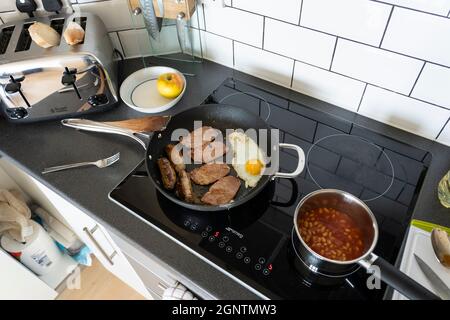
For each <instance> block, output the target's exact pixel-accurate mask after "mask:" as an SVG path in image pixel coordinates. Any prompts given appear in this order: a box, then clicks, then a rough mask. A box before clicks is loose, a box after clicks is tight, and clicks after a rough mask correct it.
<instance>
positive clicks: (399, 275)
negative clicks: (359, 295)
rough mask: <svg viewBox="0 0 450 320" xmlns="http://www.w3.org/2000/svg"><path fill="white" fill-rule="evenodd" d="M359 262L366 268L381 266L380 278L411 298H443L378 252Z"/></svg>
mask: <svg viewBox="0 0 450 320" xmlns="http://www.w3.org/2000/svg"><path fill="white" fill-rule="evenodd" d="M359 264H360V265H362V266H363V267H364V268H366V269H371V268H373V266H377V267H378V268H379V274H378V278H379V279H381V281H383V282H385V283H386V284H387V285H389V286H390V287H392V288H393V289H395V290H397V291H398V292H400V293H401V294H403V295H404V296H405V297H407V298H409V299H411V300H441V299H440V298H439V297H438V296H436V295H435V294H434V293H432V292H431V291H429V290H428V289H427V288H425V287H423V286H422V285H421V284H419V283H418V282H416V281H414V280H413V279H411V278H410V277H409V276H407V275H406V274H405V273H403V272H401V271H400V270H398V269H397V268H395V267H394V266H393V265H391V264H390V263H389V262H387V261H386V260H384V259H383V258H380V257H378V256H377V255H376V254H373V253H372V254H371V255H370V256H369V258H367V259H365V260H361V261H360V262H359ZM375 276H377V274H375Z"/></svg>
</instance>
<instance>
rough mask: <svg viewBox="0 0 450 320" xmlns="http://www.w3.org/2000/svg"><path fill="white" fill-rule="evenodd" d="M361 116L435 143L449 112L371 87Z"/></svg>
mask: <svg viewBox="0 0 450 320" xmlns="http://www.w3.org/2000/svg"><path fill="white" fill-rule="evenodd" d="M359 113H361V114H362V115H364V116H367V117H369V118H372V119H375V120H377V121H380V122H384V123H388V124H390V125H392V126H395V127H398V128H401V129H403V130H406V131H410V132H413V133H415V134H419V135H421V136H424V137H426V138H429V139H435V138H436V136H437V135H438V133H439V131H440V130H441V129H442V127H443V126H444V124H445V122H446V121H447V119H448V118H449V117H450V110H447V109H444V108H440V107H436V106H434V105H431V104H428V103H425V102H421V101H418V100H415V99H412V98H409V97H405V96H402V95H400V94H397V93H394V92H391V91H387V90H384V89H381V88H377V87H373V86H371V85H369V86H368V87H367V89H366V92H365V94H364V98H363V100H362V102H361V107H360V109H359Z"/></svg>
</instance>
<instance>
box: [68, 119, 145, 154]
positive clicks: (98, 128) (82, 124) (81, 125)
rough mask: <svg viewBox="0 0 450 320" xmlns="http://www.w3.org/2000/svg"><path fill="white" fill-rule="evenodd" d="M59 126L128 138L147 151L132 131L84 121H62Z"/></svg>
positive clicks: (142, 142) (143, 143)
mask: <svg viewBox="0 0 450 320" xmlns="http://www.w3.org/2000/svg"><path fill="white" fill-rule="evenodd" d="M61 124H62V125H63V126H66V127H70V128H74V129H78V130H84V131H91V132H103V133H113V134H118V135H121V136H125V137H129V138H131V139H133V140H135V141H136V142H138V143H139V144H140V145H141V146H142V147H143V148H144V149H145V150H146V149H147V145H146V144H145V142H144V141H142V140H141V139H139V138H138V137H136V136H135V135H134V133H133V131H132V130H129V129H123V128H120V127H116V126H112V125H109V124H106V123H101V122H96V121H91V120H86V119H64V120H61Z"/></svg>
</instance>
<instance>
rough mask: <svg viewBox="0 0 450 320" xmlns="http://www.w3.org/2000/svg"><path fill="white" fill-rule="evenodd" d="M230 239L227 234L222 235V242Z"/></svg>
mask: <svg viewBox="0 0 450 320" xmlns="http://www.w3.org/2000/svg"><path fill="white" fill-rule="evenodd" d="M229 240H230V238H228V237H227V236H223V238H222V241H223V242H228V241H229Z"/></svg>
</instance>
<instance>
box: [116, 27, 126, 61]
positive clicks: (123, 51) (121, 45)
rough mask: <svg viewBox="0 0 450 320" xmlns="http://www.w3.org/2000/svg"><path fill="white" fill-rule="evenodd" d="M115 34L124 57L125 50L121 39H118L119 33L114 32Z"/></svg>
mask: <svg viewBox="0 0 450 320" xmlns="http://www.w3.org/2000/svg"><path fill="white" fill-rule="evenodd" d="M116 34H117V39H119V44H120V47H121V48H122V54H123V55H124V56H125V57H126V56H127V55H126V54H125V49H124V47H123V44H122V39H120V34H119V32H116Z"/></svg>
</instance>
